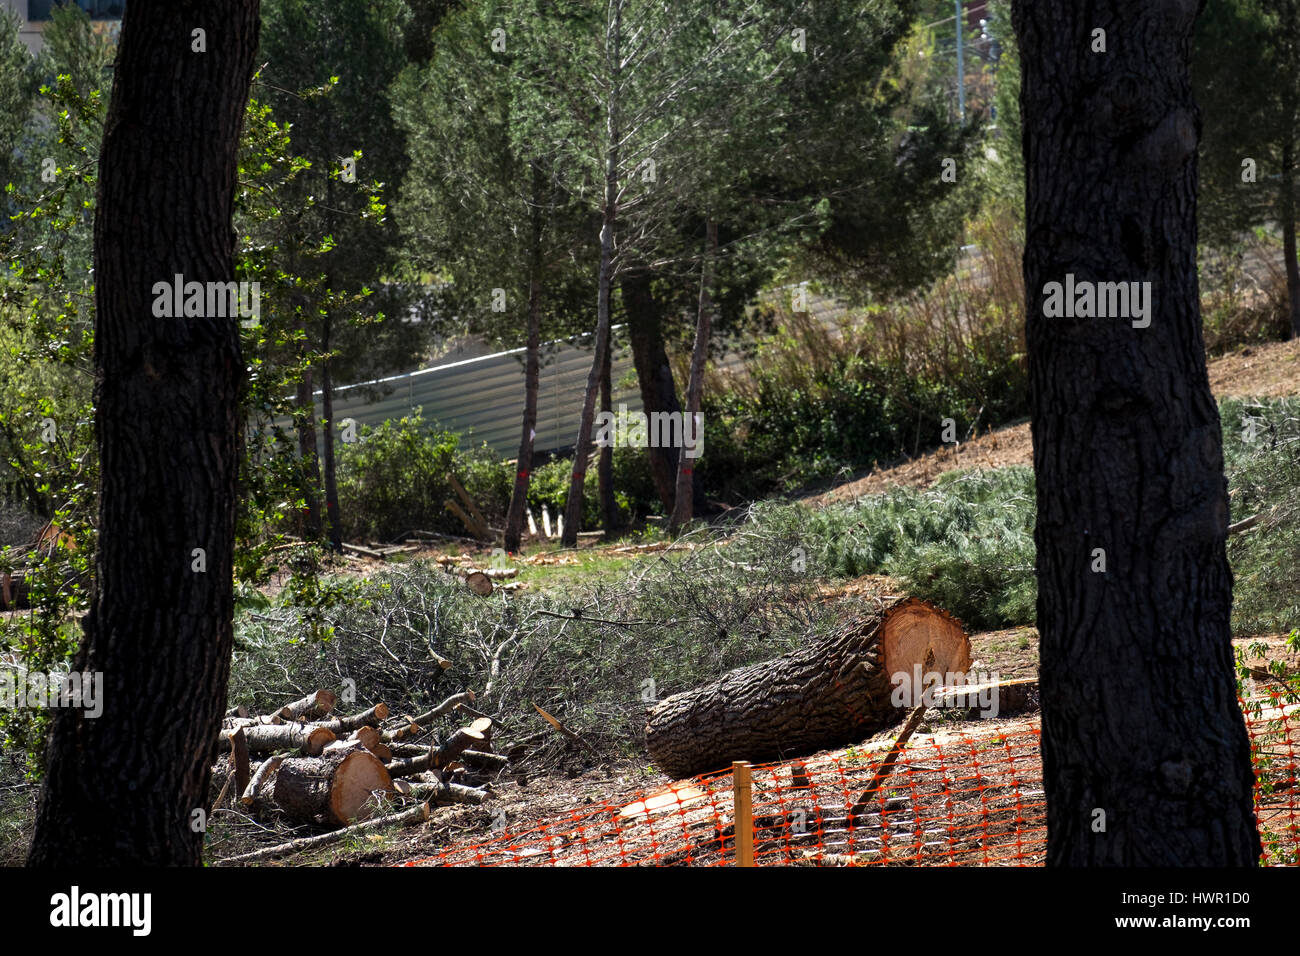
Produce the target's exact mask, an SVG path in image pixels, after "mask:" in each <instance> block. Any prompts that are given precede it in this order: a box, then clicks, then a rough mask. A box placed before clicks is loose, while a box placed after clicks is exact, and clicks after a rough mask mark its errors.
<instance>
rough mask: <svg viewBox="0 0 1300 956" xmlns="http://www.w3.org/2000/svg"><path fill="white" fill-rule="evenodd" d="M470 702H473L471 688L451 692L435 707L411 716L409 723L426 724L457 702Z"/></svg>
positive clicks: (449, 709)
mask: <svg viewBox="0 0 1300 956" xmlns="http://www.w3.org/2000/svg"><path fill="white" fill-rule="evenodd" d="M472 703H474V692H473V691H472V690H467V691H465V692H463V693H460V694H452V695H451V696H450V697H448V698H447V699H446V700H444V701H443V702H442V703H441V704H439V705H438V706H437V707H435V708H433V710H429V711H425V712H424V713H423V714H420V715H419V716H418V717H412V718H411V723H413V724H427V723H428V722H429V721H431V720H433V718H435V717H441V716H442V715H443V714H445V713H447V712H449V711H451V710H454V709H455V707H456V705H457V704H472Z"/></svg>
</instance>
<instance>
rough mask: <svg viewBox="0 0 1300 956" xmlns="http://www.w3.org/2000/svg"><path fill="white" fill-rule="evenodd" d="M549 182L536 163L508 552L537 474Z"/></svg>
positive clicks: (518, 536) (519, 532) (513, 549)
mask: <svg viewBox="0 0 1300 956" xmlns="http://www.w3.org/2000/svg"><path fill="white" fill-rule="evenodd" d="M545 189H546V178H545V175H544V173H543V171H542V168H541V167H540V166H539V165H538V164H537V163H533V187H532V199H533V202H532V214H531V219H532V222H531V229H530V238H531V241H532V249H531V251H530V258H531V262H530V264H529V270H528V342H527V345H526V347H525V348H524V422H523V429H522V434H521V435H520V436H519V455H518V461H517V462H516V464H515V484H514V489H513V490H512V491H511V493H510V507H509V508H508V509H507V511H506V536H505V549H506V551H508V552H510V553H511V554H515V553H517V552H518V551H519V547H520V543H521V542H522V540H523V536H524V512H525V510H526V509H527V508H528V480H529V476H530V475H531V473H532V470H533V441H534V439H536V437H537V389H538V386H539V384H540V382H541V375H542V363H541V349H542V230H543V229H544V228H545V225H546V223H545V219H544V217H543V206H542V197H543V195H544V193H545Z"/></svg>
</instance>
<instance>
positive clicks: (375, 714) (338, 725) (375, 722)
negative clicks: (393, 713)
mask: <svg viewBox="0 0 1300 956" xmlns="http://www.w3.org/2000/svg"><path fill="white" fill-rule="evenodd" d="M387 719H388V705H387V704H384V703H379V704H375V706H374V707H371V708H370V709H369V710H367V711H363V712H362V713H360V714H353V715H352V716H350V717H338V718H335V719H334V720H318V721H315V722H314V726H317V727H324V728H325V729H326V730H331V731H333V732H334V733H335V734H347V733H351V732H352V731H354V730H357V729H358V728H361V727H378V726H379V725H380V724H382V723H383V722H384V721H385V720H387Z"/></svg>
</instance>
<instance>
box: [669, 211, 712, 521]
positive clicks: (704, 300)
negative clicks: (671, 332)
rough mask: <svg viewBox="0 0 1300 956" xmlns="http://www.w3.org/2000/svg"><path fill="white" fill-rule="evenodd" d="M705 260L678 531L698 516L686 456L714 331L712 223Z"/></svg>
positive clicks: (675, 517) (680, 471) (691, 460)
mask: <svg viewBox="0 0 1300 956" xmlns="http://www.w3.org/2000/svg"><path fill="white" fill-rule="evenodd" d="M704 231H705V249H704V257H703V259H702V260H701V264H700V304H699V308H698V310H697V311H696V318H695V344H694V347H693V348H692V349H691V380H690V384H689V385H688V386H687V389H686V414H685V415H684V416H682V435H683V439H682V447H681V449H679V452H678V461H677V490H676V495H675V504H674V507H673V512H672V521H671V522H670V523H669V528H670V529H671V530H673V531H677V530H679V529H681V528H684V527H685V526H686V525H688V524H690V522H691V518H693V517H694V516H695V462H696V458H695V457H691V456H689V455H687V450H688V449H687V448H686V440H685V434H686V429H687V427H688V425H687V422H690V423H691V425H690V426H689V427H690V428H691V435H692V436H693V439H692V441H693V442H694V443H698V442H699V437H700V427H699V426H700V421H699V419H698V417H697V416H698V415H699V412H700V403H701V401H702V400H703V397H704V365H705V362H706V361H707V360H708V357H709V336H710V335H711V334H712V331H713V302H712V299H711V296H710V292H709V289H710V286H711V284H712V282H713V274H712V268H713V257H714V256H715V255H717V252H718V224H717V223H716V222H714V221H713V220H712V219H710V220H709V221H708V223H707V225H706V226H705V230H704Z"/></svg>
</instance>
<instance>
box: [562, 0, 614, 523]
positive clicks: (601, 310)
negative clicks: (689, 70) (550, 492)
mask: <svg viewBox="0 0 1300 956" xmlns="http://www.w3.org/2000/svg"><path fill="white" fill-rule="evenodd" d="M611 7H612V8H613V17H612V19H611V20H610V21H609V26H608V27H607V28H606V31H605V46H606V58H607V67H608V69H609V77H610V84H609V93H608V97H607V99H606V101H605V143H606V150H605V200H604V204H603V209H602V222H601V227H600V276H599V282H598V286H597V294H596V354H595V355H594V356H593V358H592V362H591V372H590V373H588V375H587V388H586V391H585V392H584V393H583V398H582V419H581V422H580V423H579V425H578V438H577V440H576V441H575V442H574V448H573V474H572V476H571V477H570V479H569V497H568V499H567V500H566V501H565V502H564V534H562V535H561V536H560V543H561V544H562V545H564V547H566V548H572V547H576V546H577V544H578V531H579V530H580V528H581V526H582V485H583V482H584V481H585V480H586V478H587V459H588V458H589V457H590V455H591V426H592V423H593V422H594V421H595V418H596V394H597V391H598V390H599V388H600V370H601V368H602V366H603V365H604V362H605V352H606V351H607V350H608V349H609V315H610V301H609V300H610V291H611V288H612V286H613V281H614V220H615V218H616V217H617V215H618V179H619V176H618V163H619V148H618V142H619V136H620V131H619V117H618V111H619V102H618V97H619V71H620V60H619V56H620V54H619V45H620V42H619V41H620V40H621V38H622V30H623V3H622V0H611Z"/></svg>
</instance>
